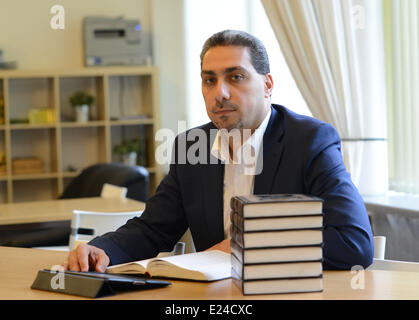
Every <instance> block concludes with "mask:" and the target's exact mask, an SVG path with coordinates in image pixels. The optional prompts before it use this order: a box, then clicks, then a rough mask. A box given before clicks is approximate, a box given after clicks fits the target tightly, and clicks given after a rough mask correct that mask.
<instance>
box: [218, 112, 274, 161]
mask: <svg viewBox="0 0 419 320" xmlns="http://www.w3.org/2000/svg"><path fill="white" fill-rule="evenodd" d="M271 113H272V111H271V108H269V111H268V114H267V115H266V117H265V118H264V119H263V121H262V123H261V124H260V125H259V127H258V128H257V129H256V130H255V131H254V132H253V134H252V135H251V136H250V137H249V138H248V139H247V140H246V141H245V142H244V143H243V145H242V146H241V147H240V148H239V149H238V153H239V151H240V150H241V149H243V148H244V147H245V145H247V146H250V147H251V148H252V149H253V151H254V152H256V153H255V154H256V155H257V154H258V152H259V150H260V146H261V145H262V143H263V136H264V134H265V131H266V128H267V126H268V123H269V118H270V117H271ZM226 133H227V132H226V130H218V132H217V135H216V136H215V139H214V143H213V144H212V148H211V154H212V155H213V156H214V157H216V158H217V159H219V160H221V161H224V162H225V163H230V162H231V161H230V153H229V149H228V135H227V134H226Z"/></svg>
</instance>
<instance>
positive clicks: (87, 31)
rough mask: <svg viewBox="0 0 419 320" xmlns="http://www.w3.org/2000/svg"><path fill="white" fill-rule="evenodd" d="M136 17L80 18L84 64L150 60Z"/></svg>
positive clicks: (137, 62) (142, 62)
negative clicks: (82, 22) (82, 20)
mask: <svg viewBox="0 0 419 320" xmlns="http://www.w3.org/2000/svg"><path fill="white" fill-rule="evenodd" d="M145 37H146V35H145V34H144V32H143V31H142V30H141V24H140V22H139V20H138V19H124V18H123V17H116V18H110V17H101V16H97V17H96V16H91V17H85V18H84V53H85V55H84V61H85V65H86V66H109V65H144V64H150V59H151V53H150V50H149V44H148V41H147V39H146V38H145Z"/></svg>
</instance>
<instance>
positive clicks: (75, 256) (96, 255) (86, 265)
mask: <svg viewBox="0 0 419 320" xmlns="http://www.w3.org/2000/svg"><path fill="white" fill-rule="evenodd" d="M109 263H110V259H109V257H108V256H107V255H106V253H105V251H103V250H102V249H99V248H97V247H94V246H91V245H88V244H85V243H82V244H79V245H78V246H77V248H76V249H74V250H73V251H70V254H69V255H68V259H67V261H65V262H64V263H63V264H62V266H63V267H64V269H65V270H71V271H84V272H85V271H89V270H91V271H93V270H94V271H97V272H105V270H106V267H107V266H108V265H109Z"/></svg>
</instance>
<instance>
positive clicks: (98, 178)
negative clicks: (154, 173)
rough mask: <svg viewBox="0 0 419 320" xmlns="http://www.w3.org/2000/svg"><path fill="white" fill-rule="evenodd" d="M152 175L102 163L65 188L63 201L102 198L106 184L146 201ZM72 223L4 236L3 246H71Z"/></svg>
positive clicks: (141, 169)
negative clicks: (118, 187)
mask: <svg viewBox="0 0 419 320" xmlns="http://www.w3.org/2000/svg"><path fill="white" fill-rule="evenodd" d="M148 182H149V174H148V171H147V169H145V168H144V167H141V166H129V165H126V164H122V163H100V164H95V165H92V166H89V167H87V168H86V169H84V170H83V171H82V172H81V173H80V174H79V175H78V176H77V177H76V178H74V180H72V181H71V182H70V184H69V185H68V186H67V187H66V188H65V190H64V192H63V194H62V195H61V196H60V197H59V198H60V199H69V198H86V197H98V196H100V194H101V191H102V187H103V185H104V184H105V183H109V184H113V185H116V186H120V187H126V188H127V195H126V197H127V198H131V199H135V200H138V201H143V202H145V201H146V200H147V198H148ZM70 224H71V223H70V222H61V224H58V223H56V224H55V225H52V226H44V225H36V226H35V227H34V228H31V230H19V231H17V230H15V231H11V232H10V233H9V234H7V235H6V234H2V235H0V245H2V246H10V247H23V248H31V247H44V246H63V245H67V244H68V241H69V237H70V232H71V227H70Z"/></svg>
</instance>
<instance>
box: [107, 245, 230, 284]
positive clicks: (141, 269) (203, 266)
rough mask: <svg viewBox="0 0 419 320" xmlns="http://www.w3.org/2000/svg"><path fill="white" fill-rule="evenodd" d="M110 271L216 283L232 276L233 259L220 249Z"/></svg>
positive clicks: (152, 260) (119, 267) (156, 259)
mask: <svg viewBox="0 0 419 320" xmlns="http://www.w3.org/2000/svg"><path fill="white" fill-rule="evenodd" d="M106 272H107V273H116V274H148V275H149V276H151V277H163V278H176V279H187V280H198V281H215V280H221V279H226V278H230V277H231V257H230V254H228V253H225V252H222V251H219V250H212V251H202V252H196V253H188V254H182V255H176V256H170V257H164V258H152V259H146V260H141V261H135V262H128V263H123V264H118V265H114V266H111V267H108V269H107V270H106Z"/></svg>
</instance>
